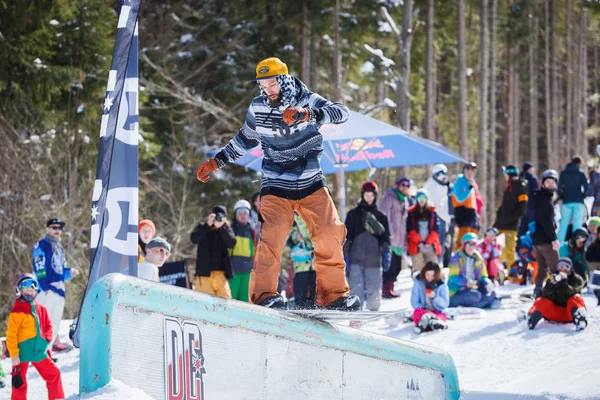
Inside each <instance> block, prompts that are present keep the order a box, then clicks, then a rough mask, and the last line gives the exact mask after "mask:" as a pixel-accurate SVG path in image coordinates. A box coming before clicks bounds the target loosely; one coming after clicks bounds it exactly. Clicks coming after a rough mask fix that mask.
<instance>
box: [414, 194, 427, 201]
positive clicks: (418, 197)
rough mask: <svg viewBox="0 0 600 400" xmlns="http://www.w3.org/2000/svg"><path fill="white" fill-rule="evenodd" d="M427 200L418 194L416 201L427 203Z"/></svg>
mask: <svg viewBox="0 0 600 400" xmlns="http://www.w3.org/2000/svg"><path fill="white" fill-rule="evenodd" d="M427 200H428V198H427V196H425V195H424V194H420V195H418V196H417V201H427Z"/></svg>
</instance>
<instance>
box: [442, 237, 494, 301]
mask: <svg viewBox="0 0 600 400" xmlns="http://www.w3.org/2000/svg"><path fill="white" fill-rule="evenodd" d="M477 240H478V239H477V235H476V234H474V233H465V234H464V235H463V237H462V239H461V243H462V249H461V250H458V251H456V252H454V254H453V255H452V258H451V259H450V275H449V277H448V289H449V290H450V307H459V306H464V307H476V308H488V307H492V308H495V307H498V306H499V302H500V301H499V300H498V299H497V298H496V292H495V291H494V284H493V283H492V281H490V280H489V279H488V274H487V270H486V268H485V265H484V264H483V257H481V254H479V252H478V251H477Z"/></svg>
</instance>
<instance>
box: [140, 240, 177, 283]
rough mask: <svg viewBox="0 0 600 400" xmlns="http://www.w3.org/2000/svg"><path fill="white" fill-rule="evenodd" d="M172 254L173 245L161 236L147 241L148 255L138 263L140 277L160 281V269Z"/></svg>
mask: <svg viewBox="0 0 600 400" xmlns="http://www.w3.org/2000/svg"><path fill="white" fill-rule="evenodd" d="M170 255H171V245H170V244H169V243H168V242H167V241H166V240H165V239H163V238H161V237H160V236H157V237H155V238H153V239H150V241H149V242H148V243H146V257H145V258H144V261H142V262H141V263H139V264H138V278H142V279H147V280H149V281H153V282H160V278H159V275H158V269H159V268H160V267H162V266H163V264H164V263H165V262H166V261H167V258H169V256H170Z"/></svg>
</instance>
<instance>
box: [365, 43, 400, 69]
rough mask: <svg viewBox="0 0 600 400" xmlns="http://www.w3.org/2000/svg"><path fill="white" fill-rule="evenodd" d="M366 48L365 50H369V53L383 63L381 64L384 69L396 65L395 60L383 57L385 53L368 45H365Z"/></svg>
mask: <svg viewBox="0 0 600 400" xmlns="http://www.w3.org/2000/svg"><path fill="white" fill-rule="evenodd" d="M364 46H365V49H367V51H368V52H369V53H371V54H373V55H374V56H375V57H377V58H378V59H379V60H380V61H381V64H382V65H383V66H384V67H386V68H388V67H391V66H392V65H396V63H395V62H394V60H392V59H390V58H387V57H386V56H384V55H383V51H382V50H381V49H374V48H372V47H371V46H369V45H368V44H366V43H365V44H364Z"/></svg>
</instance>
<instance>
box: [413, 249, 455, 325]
mask: <svg viewBox="0 0 600 400" xmlns="http://www.w3.org/2000/svg"><path fill="white" fill-rule="evenodd" d="M449 303H450V300H449V294H448V285H447V284H446V282H444V281H443V279H442V270H441V269H440V266H439V265H438V263H436V262H431V261H430V262H428V263H427V264H425V266H424V267H423V269H421V272H419V274H418V275H417V276H416V278H415V281H414V285H413V288H412V294H411V296H410V305H411V306H412V308H413V309H414V311H413V315H412V319H413V322H414V323H415V328H414V332H415V333H421V332H425V331H434V330H438V329H446V328H447V327H448V325H447V324H446V314H444V310H445V309H446V308H448V305H449Z"/></svg>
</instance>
